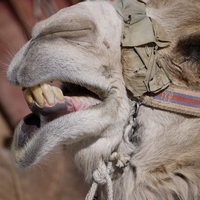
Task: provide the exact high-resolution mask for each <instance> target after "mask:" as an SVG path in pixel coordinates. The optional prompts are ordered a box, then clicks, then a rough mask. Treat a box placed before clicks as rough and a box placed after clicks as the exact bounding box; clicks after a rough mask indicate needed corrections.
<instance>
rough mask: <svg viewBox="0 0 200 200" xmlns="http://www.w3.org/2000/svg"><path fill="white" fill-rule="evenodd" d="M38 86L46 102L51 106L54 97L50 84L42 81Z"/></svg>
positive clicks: (53, 102)
mask: <svg viewBox="0 0 200 200" xmlns="http://www.w3.org/2000/svg"><path fill="white" fill-rule="evenodd" d="M40 87H41V89H42V93H43V96H44V98H45V99H46V101H47V102H48V104H49V105H51V106H53V105H54V104H55V97H54V92H53V89H52V86H51V85H48V84H45V83H44V84H41V85H40Z"/></svg>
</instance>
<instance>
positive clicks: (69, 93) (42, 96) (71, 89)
mask: <svg viewBox="0 0 200 200" xmlns="http://www.w3.org/2000/svg"><path fill="white" fill-rule="evenodd" d="M23 90H24V97H25V99H26V101H27V103H28V104H29V107H30V109H31V111H32V112H33V113H31V114H29V115H28V116H26V117H25V118H24V119H23V123H22V125H21V130H20V134H19V143H18V145H19V147H23V146H24V145H25V143H26V142H27V140H28V139H30V138H31V137H32V136H33V135H34V133H36V132H37V130H38V129H39V128H41V127H42V126H44V125H45V124H47V123H49V122H51V121H53V120H54V119H57V118H58V117H61V116H64V115H66V114H70V113H72V112H76V111H79V110H83V109H87V108H90V107H94V106H95V105H98V104H100V103H101V100H100V98H99V97H98V95H97V94H95V93H93V92H91V91H90V90H88V89H87V88H85V87H82V86H80V85H76V84H71V83H63V84H62V85H61V89H60V88H58V87H55V86H52V85H50V84H46V83H44V84H39V85H37V86H35V87H31V88H23Z"/></svg>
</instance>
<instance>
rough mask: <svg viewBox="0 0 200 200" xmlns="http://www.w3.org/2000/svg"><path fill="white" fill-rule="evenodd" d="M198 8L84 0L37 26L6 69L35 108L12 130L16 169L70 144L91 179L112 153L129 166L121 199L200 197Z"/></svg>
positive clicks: (177, 1)
mask: <svg viewBox="0 0 200 200" xmlns="http://www.w3.org/2000/svg"><path fill="white" fill-rule="evenodd" d="M199 9H200V3H199V1H197V0H190V1H188V0H160V1H157V0H143V1H142V0H131V1H129V0H123V1H121V0H115V1H112V2H107V1H86V2H82V3H79V4H77V5H74V6H72V7H69V8H65V9H62V10H60V11H59V12H58V13H56V14H55V15H53V16H51V17H50V18H48V19H46V20H44V21H41V22H39V23H37V24H36V25H35V27H34V28H33V33H32V39H31V40H30V41H28V42H27V43H26V44H25V45H24V47H23V48H22V49H21V50H20V51H19V52H18V53H17V54H16V56H15V57H14V59H13V61H12V62H11V64H10V66H9V69H8V72H7V78H8V80H9V82H10V83H11V84H14V85H18V86H21V87H22V89H23V92H24V97H25V99H26V101H27V103H28V106H29V107H30V109H31V111H32V113H31V114H30V115H28V116H26V117H25V118H24V119H22V120H21V122H20V123H19V124H18V126H17V127H16V130H15V134H14V139H13V144H12V150H13V155H14V159H15V162H16V163H17V165H19V166H20V167H29V166H32V165H33V164H36V163H38V162H39V161H40V160H41V158H42V157H43V156H44V155H46V154H47V153H48V152H50V151H52V150H53V148H54V147H55V146H56V145H58V144H60V143H63V144H65V145H66V148H67V150H68V151H69V152H71V154H72V155H73V156H74V159H75V162H76V163H77V165H78V167H79V168H80V169H81V170H82V171H83V172H84V174H85V177H86V179H87V180H89V181H91V180H92V174H93V172H94V170H95V169H96V168H97V165H98V163H99V160H103V161H104V162H105V163H107V162H109V159H111V158H113V157H112V156H111V155H112V153H113V152H115V153H116V154H117V155H118V157H119V155H123V156H124V157H126V156H128V159H127V160H128V161H129V163H124V165H123V167H124V168H123V167H122V168H123V169H118V168H120V167H119V165H116V166H114V169H113V171H114V172H113V173H114V174H115V172H116V174H117V175H116V174H115V175H116V176H115V175H114V176H113V186H114V199H115V200H121V199H124V200H130V199H133V200H135V199H137V200H140V199H148V198H149V199H155V200H156V199H159V200H166V199H179V197H180V199H190V198H191V199H199V194H200V187H199V185H200V171H199V169H200V165H199V163H200V160H199V152H200V144H199V141H200V134H199V133H200V127H199V123H200V118H199V116H200V107H199V105H200V103H199V102H200V89H199V87H200V67H199V60H200V54H199V49H200V48H199V42H200V37H199V22H200V17H199ZM53 81H59V82H61V83H62V85H61V87H60V88H58V87H55V86H53V85H51V82H53ZM183 97H184V98H183ZM177 98H179V99H178V100H177ZM185 98H186V99H189V100H188V101H189V102H190V103H191V102H192V103H191V104H189V106H185V104H186V103H187V104H188V101H187V102H182V101H181V105H180V104H178V103H179V100H180V99H185ZM163 99H164V102H163ZM172 100H173V101H172ZM134 102H138V104H136V105H140V108H139V111H138V110H137V109H136V111H138V112H135V111H134V106H133V105H134ZM177 102H178V103H177ZM186 107H187V109H185V108H186ZM116 154H115V155H116ZM110 156H111V157H110ZM123 156H122V157H123ZM116 157H117V156H116ZM124 157H123V158H124ZM119 160H120V159H119ZM127 160H126V161H127ZM117 163H118V162H117ZM115 164H116V163H115ZM118 164H119V163H118ZM193 186H194V187H193ZM192 197H193V198H192ZM101 199H105V198H104V197H102V198H101Z"/></svg>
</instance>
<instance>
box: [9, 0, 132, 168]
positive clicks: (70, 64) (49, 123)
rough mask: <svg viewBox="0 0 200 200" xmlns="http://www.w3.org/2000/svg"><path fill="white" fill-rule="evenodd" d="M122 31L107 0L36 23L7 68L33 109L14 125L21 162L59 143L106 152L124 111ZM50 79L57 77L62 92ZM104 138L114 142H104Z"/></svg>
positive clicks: (119, 128) (31, 161) (115, 137)
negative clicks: (15, 126)
mask: <svg viewBox="0 0 200 200" xmlns="http://www.w3.org/2000/svg"><path fill="white" fill-rule="evenodd" d="M97 16H98V18H97ZM120 37H121V20H120V19H119V17H118V16H117V13H116V11H115V9H114V8H113V7H112V6H111V5H110V4H109V3H107V2H83V3H80V4H78V5H75V6H72V7H70V8H65V9H63V10H61V11H59V12H58V13H57V14H55V15H53V16H52V17H50V18H48V19H46V20H44V21H42V22H39V23H38V24H37V25H36V26H35V27H34V29H33V34H32V39H31V40H30V41H29V42H27V44H25V46H24V47H23V48H22V49H21V50H20V51H19V52H18V54H17V55H16V56H15V58H14V59H13V61H12V63H11V64H10V67H9V69H8V73H7V77H8V80H9V81H10V82H11V83H12V84H14V85H20V86H21V87H23V90H24V95H25V98H26V100H27V102H28V104H29V107H30V109H31V110H32V111H33V114H30V115H29V116H27V117H25V118H24V119H23V120H22V121H21V122H20V123H19V125H18V127H17V128H16V131H15V136H14V142H13V151H14V157H15V161H16V163H17V164H18V165H19V166H21V167H27V166H30V165H32V164H34V163H37V162H38V161H39V159H40V158H41V157H42V156H43V155H45V154H46V153H47V152H49V151H50V150H51V149H52V148H53V147H54V146H56V145H57V144H58V143H62V142H63V143H65V144H66V145H67V146H68V147H67V148H69V149H70V150H71V151H76V152H74V154H79V153H80V152H81V151H85V149H86V148H91V151H93V150H94V151H96V150H95V149H96V148H97V147H98V148H97V149H98V150H97V154H95V153H94V156H93V155H89V154H88V155H87V156H88V159H99V157H102V153H101V151H104V152H105V154H104V153H103V156H105V159H107V158H106V157H107V156H108V155H109V154H110V153H111V152H112V151H113V149H114V148H115V147H116V146H117V145H118V143H119V141H120V140H121V138H122V134H123V129H124V126H125V124H126V123H127V118H128V116H129V102H128V98H127V95H126V91H125V86H124V81H123V77H122V65H121V49H120ZM51 81H60V82H62V90H63V91H61V89H59V88H57V87H54V86H50V85H49V84H48V83H50V82H51ZM116 124H119V125H120V126H116ZM107 137H110V138H112V142H111V143H110V142H106V144H105V141H106V138H107ZM80 144H81V145H80ZM92 149H93V150H92ZM87 156H86V157H87ZM92 157H93V158H92ZM86 170H88V169H86Z"/></svg>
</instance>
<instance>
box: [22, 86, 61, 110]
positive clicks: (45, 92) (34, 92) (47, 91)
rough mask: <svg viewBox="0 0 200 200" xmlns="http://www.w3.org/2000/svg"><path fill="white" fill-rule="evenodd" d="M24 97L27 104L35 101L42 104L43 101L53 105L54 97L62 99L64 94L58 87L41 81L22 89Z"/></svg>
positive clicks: (43, 103)
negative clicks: (38, 83)
mask: <svg viewBox="0 0 200 200" xmlns="http://www.w3.org/2000/svg"><path fill="white" fill-rule="evenodd" d="M23 93H24V98H25V100H26V101H27V103H28V104H29V105H32V104H33V102H34V101H35V102H37V104H38V105H39V106H44V105H45V101H46V102H47V103H48V104H49V105H50V106H53V105H54V104H55V98H56V99H58V100H59V101H62V102H63V101H64V96H63V93H62V91H61V89H60V88H58V87H55V86H51V85H49V84H46V83H43V84H40V85H37V86H34V87H30V88H24V89H23Z"/></svg>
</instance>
